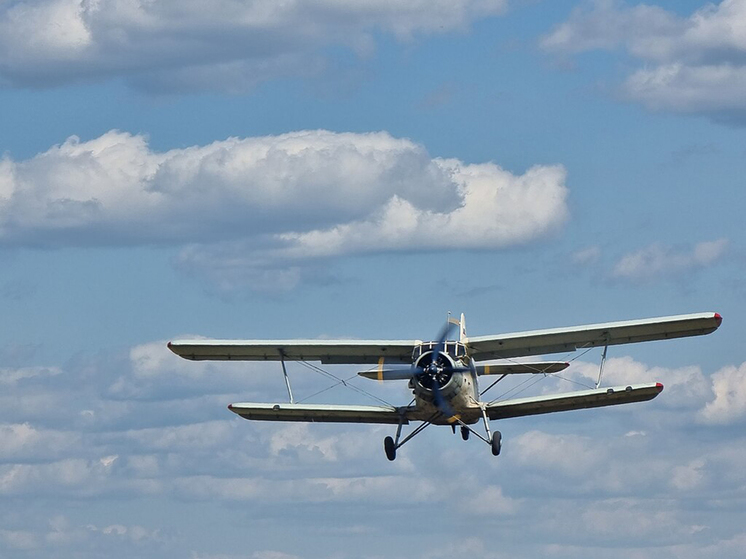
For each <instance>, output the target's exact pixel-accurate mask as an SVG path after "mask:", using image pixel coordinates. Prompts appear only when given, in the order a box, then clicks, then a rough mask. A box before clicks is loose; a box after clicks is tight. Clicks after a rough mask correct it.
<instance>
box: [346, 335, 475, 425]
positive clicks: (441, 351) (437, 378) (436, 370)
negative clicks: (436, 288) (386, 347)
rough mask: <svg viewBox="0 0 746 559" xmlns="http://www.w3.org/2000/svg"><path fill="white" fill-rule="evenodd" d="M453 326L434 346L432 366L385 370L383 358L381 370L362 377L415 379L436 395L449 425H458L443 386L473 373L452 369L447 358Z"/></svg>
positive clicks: (434, 401) (365, 373) (436, 400)
mask: <svg viewBox="0 0 746 559" xmlns="http://www.w3.org/2000/svg"><path fill="white" fill-rule="evenodd" d="M454 326H455V325H454V323H453V322H451V321H448V322H446V324H445V325H444V326H443V328H441V330H440V332H438V337H437V338H436V340H437V341H436V342H435V345H434V346H433V348H432V351H431V353H430V355H431V359H430V362H429V363H428V362H425V363H422V364H419V365H416V364H414V363H412V364H411V365H410V366H409V367H406V368H404V367H394V368H387V369H384V367H383V363H384V362H383V358H381V359H380V361H379V362H378V369H377V370H373V371H364V372H360V373H358V374H359V375H360V376H364V377H367V378H370V379H378V380H379V381H383V380H396V379H415V380H416V381H417V382H418V383H420V384H421V385H422V386H424V387H425V388H427V389H429V390H431V391H432V393H433V404H434V405H435V407H436V408H437V409H438V411H440V412H441V413H442V414H443V415H444V416H445V417H446V418H448V419H449V421H451V422H454V421H456V419H457V418H456V416H455V412H454V410H453V408H452V407H451V406H450V404H449V403H448V401H447V400H446V398H444V397H443V392H442V390H441V386H445V385H446V384H447V383H448V381H449V379H450V378H451V375H452V374H453V373H463V372H467V371H470V370H471V368H470V367H463V366H453V364H452V363H451V361H450V360H449V359H448V358H447V357H445V353H446V351H445V344H446V340H447V339H448V334H450V332H451V330H452V329H453V327H454Z"/></svg>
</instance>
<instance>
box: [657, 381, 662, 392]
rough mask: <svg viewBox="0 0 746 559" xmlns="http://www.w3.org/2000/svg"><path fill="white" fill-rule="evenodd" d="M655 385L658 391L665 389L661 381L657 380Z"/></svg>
mask: <svg viewBox="0 0 746 559" xmlns="http://www.w3.org/2000/svg"><path fill="white" fill-rule="evenodd" d="M655 387H656V388H657V389H658V392H660V391H662V390H663V385H662V384H661V383H660V382H656V383H655Z"/></svg>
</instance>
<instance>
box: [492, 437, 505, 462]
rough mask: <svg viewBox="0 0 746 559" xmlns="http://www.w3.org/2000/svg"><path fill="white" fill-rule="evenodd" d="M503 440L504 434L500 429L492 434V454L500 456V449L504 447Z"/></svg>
mask: <svg viewBox="0 0 746 559" xmlns="http://www.w3.org/2000/svg"><path fill="white" fill-rule="evenodd" d="M502 440H503V436H502V433H500V431H495V432H494V433H493V434H492V444H491V446H492V454H493V455H495V456H498V455H499V454H500V449H501V448H502Z"/></svg>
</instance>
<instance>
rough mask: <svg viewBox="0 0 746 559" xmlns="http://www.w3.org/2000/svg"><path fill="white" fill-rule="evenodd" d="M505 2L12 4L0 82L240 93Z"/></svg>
mask: <svg viewBox="0 0 746 559" xmlns="http://www.w3.org/2000/svg"><path fill="white" fill-rule="evenodd" d="M505 5H506V0H459V1H445V0H439V1H436V2H425V1H417V2H406V3H399V2H387V1H385V0H376V1H371V2H364V3H361V2H352V1H345V0H342V1H338V0H337V1H335V0H316V1H311V2H272V1H258V2H235V1H233V0H219V1H217V2H212V3H210V4H209V5H207V4H204V3H201V2H182V1H179V0H159V1H158V2H135V1H130V0H96V1H95V2H90V1H85V0H38V1H31V0H21V1H18V2H11V3H7V2H6V3H3V4H2V5H1V6H0V60H1V61H2V62H0V76H3V77H4V78H5V80H6V81H7V82H10V83H13V84H21V85H37V86H38V85H42V86H45V85H54V84H56V83H69V82H71V81H81V80H85V79H92V78H93V79H96V78H98V79H105V78H107V77H110V76H113V75H122V76H125V77H128V78H129V79H130V82H131V83H133V84H135V85H136V86H138V87H141V88H144V89H150V90H158V91H164V90H168V91H173V90H181V89H192V90H194V89H201V90H214V89H220V90H224V91H225V90H227V91H245V90H246V89H247V88H250V87H253V86H254V85H255V84H256V83H258V82H261V81H264V80H266V79H271V78H274V77H278V76H286V75H308V73H309V71H310V72H318V71H319V70H320V68H322V67H323V64H324V62H323V58H322V52H323V49H324V48H326V47H329V46H331V45H341V46H343V47H347V48H349V49H352V50H353V51H355V52H357V53H358V54H361V55H364V54H366V53H369V52H370V51H371V50H372V48H373V45H374V39H373V37H374V35H375V34H376V33H380V32H383V33H386V34H392V35H394V36H395V37H397V38H398V39H399V40H408V39H410V38H412V37H413V36H417V35H422V34H430V33H442V32H448V31H454V30H463V29H465V28H467V27H468V26H469V25H470V24H471V23H472V22H474V21H476V20H479V19H481V18H484V17H488V16H492V15H496V14H500V13H501V12H503V11H504V8H505Z"/></svg>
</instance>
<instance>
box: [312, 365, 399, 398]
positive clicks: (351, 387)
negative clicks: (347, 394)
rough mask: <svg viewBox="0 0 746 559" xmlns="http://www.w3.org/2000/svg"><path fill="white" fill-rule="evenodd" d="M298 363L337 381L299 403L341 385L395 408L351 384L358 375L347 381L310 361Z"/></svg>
mask: <svg viewBox="0 0 746 559" xmlns="http://www.w3.org/2000/svg"><path fill="white" fill-rule="evenodd" d="M298 363H300V364H301V365H303V366H304V367H306V368H308V369H311V370H312V371H314V372H316V373H319V374H321V375H323V376H325V377H327V378H330V379H332V380H335V381H336V382H335V383H334V384H332V385H331V386H328V387H326V388H324V389H323V390H319V391H318V392H316V393H314V394H311V395H310V396H306V397H305V398H302V399H300V400H298V402H299V403H300V402H304V401H306V400H308V399H310V398H313V397H315V396H318V395H319V394H323V393H324V392H327V391H328V390H331V389H332V388H335V387H337V386H339V385H340V384H341V385H343V386H345V387H347V388H349V389H350V390H354V391H355V392H357V393H358V394H362V395H363V396H366V397H368V398H371V399H372V400H375V401H377V402H379V403H381V404H383V405H385V406H390V407H392V408H393V407H395V406H394V405H393V404H391V403H389V402H387V401H386V400H384V399H383V398H379V397H378V396H376V395H375V394H371V393H370V392H368V391H367V390H364V389H362V388H360V387H358V386H355V385H354V384H350V383H349V381H351V380H352V379H354V378H356V377H357V374H354V375H352V376H351V377H349V378H347V379H343V378H340V377H338V376H337V375H335V374H332V373H330V372H329V371H327V370H325V369H322V368H321V367H318V366H316V365H313V364H312V363H309V362H308V361H298Z"/></svg>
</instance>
